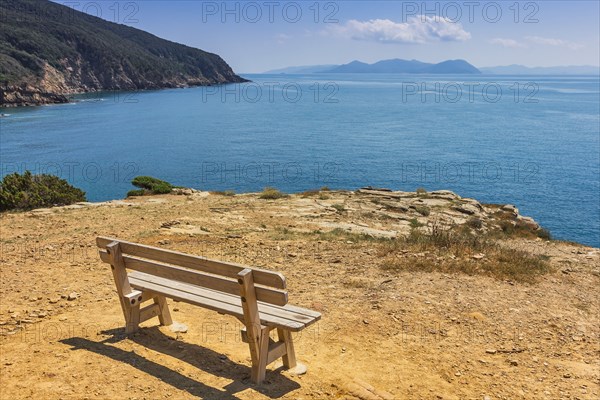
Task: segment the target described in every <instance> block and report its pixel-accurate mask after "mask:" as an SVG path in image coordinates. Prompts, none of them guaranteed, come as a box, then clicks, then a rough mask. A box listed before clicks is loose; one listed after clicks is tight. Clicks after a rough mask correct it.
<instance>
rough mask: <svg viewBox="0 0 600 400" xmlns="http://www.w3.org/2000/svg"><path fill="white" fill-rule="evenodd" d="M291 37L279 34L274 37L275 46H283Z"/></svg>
mask: <svg viewBox="0 0 600 400" xmlns="http://www.w3.org/2000/svg"><path fill="white" fill-rule="evenodd" d="M291 38H292V37H291V36H290V35H286V34H285V33H279V34H277V35H276V36H275V40H276V41H277V44H285V42H287V41H288V39H291Z"/></svg>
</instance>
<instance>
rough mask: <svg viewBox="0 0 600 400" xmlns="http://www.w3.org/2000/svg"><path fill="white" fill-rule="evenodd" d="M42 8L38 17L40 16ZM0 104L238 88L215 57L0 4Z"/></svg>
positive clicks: (50, 10) (45, 5) (51, 8)
mask: <svg viewBox="0 0 600 400" xmlns="http://www.w3.org/2000/svg"><path fill="white" fill-rule="evenodd" d="M41 10H43V12H41ZM0 18H1V20H2V24H0V105H1V106H20V105H34V104H44V103H61V102H66V101H68V100H67V97H66V96H65V95H68V94H72V93H81V92H89V91H98V90H144V89H158V88H174V87H184V86H199V85H213V84H223V83H233V82H244V81H245V79H243V78H241V77H239V76H238V75H236V74H235V73H234V72H233V70H232V69H231V67H229V65H228V64H227V63H226V62H225V61H224V60H223V59H222V58H221V57H219V56H218V55H216V54H212V53H208V52H205V51H202V50H199V49H195V48H191V47H188V46H184V45H181V44H178V43H173V42H170V41H167V40H163V39H160V38H158V37H156V36H154V35H151V34H149V33H147V32H144V31H141V30H138V29H134V28H131V27H128V26H125V25H119V24H115V23H112V22H108V21H105V20H102V19H100V18H96V17H92V16H90V15H87V14H84V13H81V12H78V11H75V10H73V9H71V8H68V7H65V6H61V5H59V4H55V3H52V2H49V1H45V0H3V1H2V2H1V3H0Z"/></svg>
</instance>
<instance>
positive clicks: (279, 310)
mask: <svg viewBox="0 0 600 400" xmlns="http://www.w3.org/2000/svg"><path fill="white" fill-rule="evenodd" d="M129 276H130V278H136V279H140V280H143V281H147V282H152V283H156V284H158V285H163V286H168V287H174V288H177V289H180V290H183V291H186V292H188V293H192V294H195V295H197V296H202V297H207V298H209V299H210V298H215V296H218V298H219V299H220V300H221V301H223V302H226V303H228V304H231V305H233V306H236V307H237V306H239V305H240V304H241V298H240V296H239V295H230V294H227V293H222V292H219V291H216V290H213V289H210V288H203V287H198V286H194V285H191V284H187V283H184V282H176V281H171V280H169V279H164V278H159V277H156V276H152V275H149V274H144V273H143V272H132V273H131V274H129ZM258 308H259V312H260V313H261V314H263V313H264V314H268V315H271V316H273V317H277V318H285V319H289V320H291V321H293V322H300V323H302V324H305V325H307V326H308V325H310V324H312V323H314V322H316V321H318V320H319V319H321V314H320V313H318V312H316V311H312V310H308V309H305V308H302V307H296V306H292V305H290V304H286V305H285V306H275V305H272V304H268V303H264V302H260V301H259V302H258Z"/></svg>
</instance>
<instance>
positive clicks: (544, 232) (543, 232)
mask: <svg viewBox="0 0 600 400" xmlns="http://www.w3.org/2000/svg"><path fill="white" fill-rule="evenodd" d="M536 234H537V236H538V237H539V238H540V239H544V240H552V234H551V233H550V231H549V230H548V229H546V228H540V229H538V230H537V231H536Z"/></svg>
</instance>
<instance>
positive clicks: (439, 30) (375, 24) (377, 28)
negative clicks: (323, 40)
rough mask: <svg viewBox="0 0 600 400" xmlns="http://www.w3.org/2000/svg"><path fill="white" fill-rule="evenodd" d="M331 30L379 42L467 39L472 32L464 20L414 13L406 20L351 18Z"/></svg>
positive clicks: (341, 35) (344, 35) (352, 37)
mask: <svg viewBox="0 0 600 400" xmlns="http://www.w3.org/2000/svg"><path fill="white" fill-rule="evenodd" d="M329 33H333V34H334V35H337V36H340V37H345V38H350V39H354V40H366V41H372V42H379V43H429V42H435V41H448V42H449V41H465V40H468V39H470V38H471V34H470V33H469V32H467V31H465V30H464V29H463V27H462V25H461V24H459V23H454V22H452V21H450V20H449V19H447V18H439V17H427V16H415V17H412V18H410V19H409V20H408V21H407V22H394V21H391V20H389V19H372V20H369V21H358V20H355V19H352V20H350V21H348V22H346V23H345V24H343V25H336V26H334V27H332V28H330V31H329Z"/></svg>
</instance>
